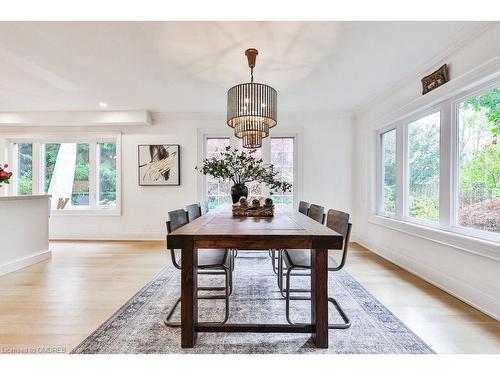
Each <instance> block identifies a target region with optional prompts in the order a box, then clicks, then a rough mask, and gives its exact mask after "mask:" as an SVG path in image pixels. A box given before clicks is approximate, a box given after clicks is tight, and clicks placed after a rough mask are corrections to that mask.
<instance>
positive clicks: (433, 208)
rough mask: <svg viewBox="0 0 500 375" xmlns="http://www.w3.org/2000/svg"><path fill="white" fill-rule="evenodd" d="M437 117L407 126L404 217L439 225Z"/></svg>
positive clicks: (438, 120)
mask: <svg viewBox="0 0 500 375" xmlns="http://www.w3.org/2000/svg"><path fill="white" fill-rule="evenodd" d="M439 129H440V113H439V112H435V113H433V114H430V115H427V116H424V117H422V118H420V119H418V120H416V121H414V122H411V123H410V124H408V215H409V216H410V217H414V218H418V219H425V220H430V221H439V156H440V149H439Z"/></svg>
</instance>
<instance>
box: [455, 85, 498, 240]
mask: <svg viewBox="0 0 500 375" xmlns="http://www.w3.org/2000/svg"><path fill="white" fill-rule="evenodd" d="M499 126H500V88H498V87H497V88H494V89H491V90H488V91H486V92H483V93H481V94H479V95H474V96H471V97H469V98H467V99H466V100H464V101H462V102H461V103H460V104H459V105H458V189H457V190H458V197H457V198H458V210H457V218H456V219H458V224H459V225H461V226H464V227H468V228H473V229H479V230H485V231H491V232H497V233H500V142H499V140H498V138H499V137H500V134H499Z"/></svg>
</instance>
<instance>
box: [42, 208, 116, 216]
mask: <svg viewBox="0 0 500 375" xmlns="http://www.w3.org/2000/svg"><path fill="white" fill-rule="evenodd" d="M50 216H121V211H120V209H119V208H117V207H115V208H71V209H64V210H51V212H50Z"/></svg>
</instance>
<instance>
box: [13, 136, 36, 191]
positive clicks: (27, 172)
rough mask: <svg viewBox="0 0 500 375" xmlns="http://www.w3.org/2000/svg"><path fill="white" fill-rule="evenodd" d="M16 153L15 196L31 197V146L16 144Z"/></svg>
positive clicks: (28, 144)
mask: <svg viewBox="0 0 500 375" xmlns="http://www.w3.org/2000/svg"><path fill="white" fill-rule="evenodd" d="M15 150H16V153H17V157H16V163H17V168H16V170H17V173H16V174H15V175H16V176H17V181H18V183H17V189H16V190H17V194H19V195H31V194H32V191H33V144H31V143H18V144H16V145H15Z"/></svg>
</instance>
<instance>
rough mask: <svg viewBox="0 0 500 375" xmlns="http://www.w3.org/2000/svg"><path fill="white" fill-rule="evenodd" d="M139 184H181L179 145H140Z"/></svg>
mask: <svg viewBox="0 0 500 375" xmlns="http://www.w3.org/2000/svg"><path fill="white" fill-rule="evenodd" d="M138 162H139V186H172V185H180V184H181V179H180V146H179V145H139V150H138Z"/></svg>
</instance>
